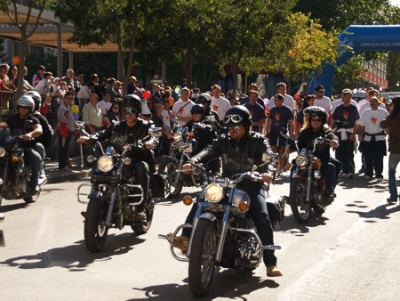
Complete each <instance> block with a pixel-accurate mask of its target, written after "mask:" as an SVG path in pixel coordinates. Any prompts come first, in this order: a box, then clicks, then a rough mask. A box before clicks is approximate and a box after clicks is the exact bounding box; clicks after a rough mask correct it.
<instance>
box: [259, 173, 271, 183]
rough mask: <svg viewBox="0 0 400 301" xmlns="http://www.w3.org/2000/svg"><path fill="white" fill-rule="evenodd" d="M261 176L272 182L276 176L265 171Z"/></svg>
mask: <svg viewBox="0 0 400 301" xmlns="http://www.w3.org/2000/svg"><path fill="white" fill-rule="evenodd" d="M261 177H262V179H263V181H264V182H266V183H271V182H272V180H273V178H274V177H273V175H272V174H270V173H263V174H262V175H261Z"/></svg>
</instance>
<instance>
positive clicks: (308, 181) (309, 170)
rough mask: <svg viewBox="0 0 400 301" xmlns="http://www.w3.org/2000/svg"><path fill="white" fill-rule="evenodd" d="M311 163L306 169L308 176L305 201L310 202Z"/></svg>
mask: <svg viewBox="0 0 400 301" xmlns="http://www.w3.org/2000/svg"><path fill="white" fill-rule="evenodd" d="M311 176H312V163H310V166H309V167H308V176H307V195H306V201H307V202H310V201H311V200H310V199H311V197H310V196H311V182H312V177H311Z"/></svg>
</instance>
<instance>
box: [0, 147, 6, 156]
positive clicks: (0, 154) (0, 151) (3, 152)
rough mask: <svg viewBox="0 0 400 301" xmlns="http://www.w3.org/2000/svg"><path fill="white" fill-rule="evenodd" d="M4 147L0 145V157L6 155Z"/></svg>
mask: <svg viewBox="0 0 400 301" xmlns="http://www.w3.org/2000/svg"><path fill="white" fill-rule="evenodd" d="M6 153H7V152H6V149H5V148H3V147H0V158H2V157H4V156H5V155H6Z"/></svg>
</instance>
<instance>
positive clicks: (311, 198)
mask: <svg viewBox="0 0 400 301" xmlns="http://www.w3.org/2000/svg"><path fill="white" fill-rule="evenodd" d="M287 139H288V141H289V143H291V144H294V145H295V147H296V149H297V153H298V155H297V157H296V159H294V165H295V169H294V170H293V171H292V174H291V182H290V195H289V204H290V207H291V209H292V212H293V216H294V218H295V220H296V221H297V222H298V223H299V224H306V223H308V221H309V220H310V217H311V211H312V209H314V210H315V211H316V212H317V213H320V214H322V213H324V212H325V210H326V207H327V206H328V205H330V203H331V201H329V202H328V201H326V200H325V199H324V189H325V181H324V179H323V178H322V175H321V170H320V169H321V160H320V159H319V158H318V157H316V156H315V155H314V153H315V152H316V150H318V149H319V147H324V146H325V145H326V144H327V143H328V144H329V140H328V139H325V138H323V137H317V138H315V139H314V140H313V141H311V142H310V144H309V146H308V147H307V148H303V149H301V150H299V149H298V146H297V140H296V139H294V138H287ZM335 196H336V195H334V197H335Z"/></svg>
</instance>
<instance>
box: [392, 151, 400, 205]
mask: <svg viewBox="0 0 400 301" xmlns="http://www.w3.org/2000/svg"><path fill="white" fill-rule="evenodd" d="M399 162H400V154H392V153H390V155H389V193H390V199H391V200H395V201H397V198H398V196H399V195H398V193H397V184H396V167H397V164H399Z"/></svg>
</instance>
